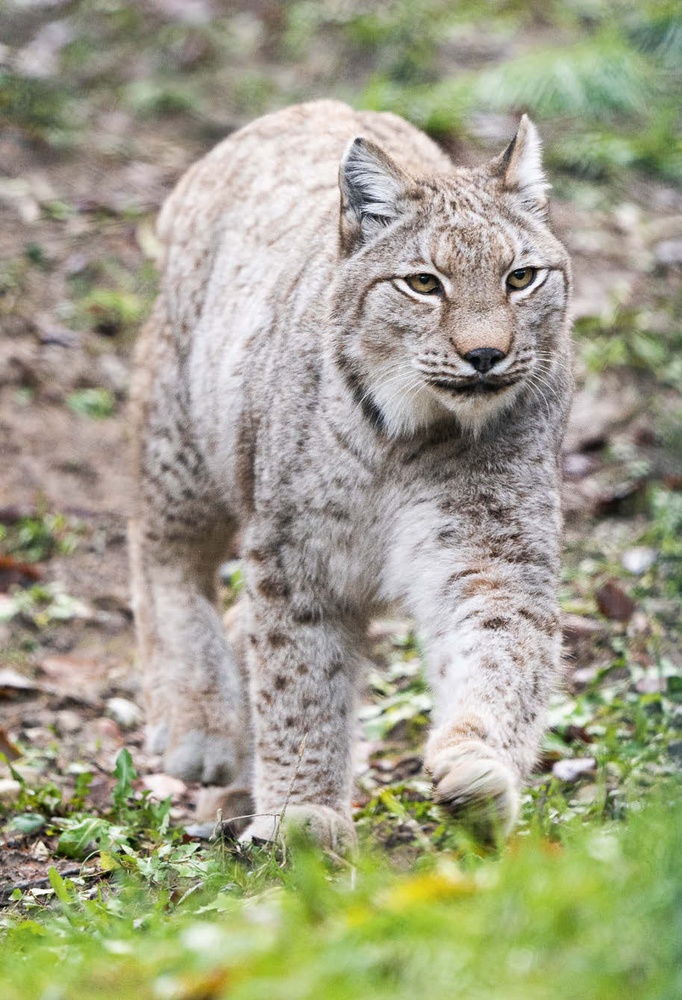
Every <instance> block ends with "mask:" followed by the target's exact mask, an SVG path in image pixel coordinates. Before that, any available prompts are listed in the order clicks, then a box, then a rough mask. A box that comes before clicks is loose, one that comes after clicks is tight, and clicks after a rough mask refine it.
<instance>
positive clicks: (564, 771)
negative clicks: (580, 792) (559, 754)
mask: <svg viewBox="0 0 682 1000" xmlns="http://www.w3.org/2000/svg"><path fill="white" fill-rule="evenodd" d="M596 766H597V762H596V760H595V759H594V757H569V758H567V759H566V760H558V761H556V763H555V764H553V765H552V774H553V775H554V777H555V778H558V779H559V781H567V782H569V783H571V784H573V782H574V781H577V780H578V778H582V777H584V776H585V775H586V774H592V773H593V771H594V769H595V768H596Z"/></svg>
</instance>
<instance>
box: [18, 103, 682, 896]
mask: <svg viewBox="0 0 682 1000" xmlns="http://www.w3.org/2000/svg"><path fill="white" fill-rule="evenodd" d="M243 117H244V118H246V117H248V116H247V115H244V116H243ZM97 124H98V139H97V143H93V144H92V145H91V146H90V145H88V144H87V143H84V144H80V145H79V146H78V147H76V148H75V149H72V150H66V151H62V150H58V149H57V150H56V149H54V148H51V147H50V146H49V145H48V144H46V143H45V142H43V141H41V140H40V139H35V138H33V137H32V136H31V134H30V133H29V132H27V131H24V130H22V129H19V128H16V127H15V128H12V127H10V128H7V129H5V130H3V132H2V133H1V134H0V261H2V272H1V274H0V278H1V280H2V286H1V287H0V292H1V295H0V523H2V524H3V525H4V526H5V529H6V543H7V542H8V541H9V542H12V540H13V539H15V534H13V533H15V532H16V531H18V530H19V528H20V527H21V526H22V525H23V524H24V522H25V521H26V519H37V520H40V519H43V521H44V519H45V518H46V517H49V516H59V517H60V518H61V520H60V521H59V523H58V524H57V525H56V527H55V526H54V525H53V528H52V536H53V537H52V541H51V543H50V544H49V545H48V546H47V551H45V552H44V553H41V554H40V558H39V559H38V561H37V562H31V566H32V569H30V570H29V569H26V568H25V567H24V568H22V566H21V565H19V563H21V562H22V559H23V557H22V555H21V550H20V549H17V548H16V547H14V546H12V545H8V544H5V547H4V551H6V552H7V556H6V560H10V561H9V562H7V564H6V565H5V564H0V585H1V590H2V591H4V593H0V610H2V608H3V607H4V608H5V609H6V608H7V606H8V605H7V602H9V601H11V600H13V595H14V594H15V593H16V588H17V586H20V587H25V586H28V585H30V584H34V583H35V582H36V578H37V580H38V581H39V582H40V583H41V584H44V585H54V588H55V592H59V593H61V594H63V595H67V596H68V597H69V598H71V599H73V600H72V603H71V606H70V609H67V612H65V614H64V616H63V617H60V616H59V615H58V614H55V615H51V613H50V612H49V611H48V612H47V613H46V614H44V615H43V616H42V617H40V615H38V617H37V618H36V615H34V614H32V613H29V612H26V613H21V614H15V615H13V616H11V617H7V616H5V617H6V620H4V621H3V620H2V617H0V648H2V650H3V652H2V653H0V732H2V733H4V735H5V737H6V738H7V739H8V740H9V742H10V744H16V743H20V744H21V745H22V747H24V748H25V753H24V757H23V762H24V765H25V766H26V767H27V768H29V769H30V768H34V769H35V770H36V771H37V772H40V773H41V774H43V775H44V776H47V777H49V778H50V779H51V780H56V781H57V782H58V783H60V782H61V783H63V784H65V785H68V784H69V783H71V784H73V781H74V779H75V773H76V772H77V770H78V769H79V768H82V767H83V766H84V765H88V766H89V767H90V768H92V769H93V770H94V771H95V774H96V778H95V780H94V782H93V786H92V792H91V800H92V801H93V802H94V803H95V804H96V803H97V800H98V798H99V799H100V800H101V801H102V802H104V801H105V800H106V797H107V796H108V795H109V793H110V789H111V784H112V779H111V777H110V775H111V772H112V766H113V761H114V759H115V756H116V754H117V753H118V751H119V750H120V749H121V748H122V747H124V746H127V747H129V748H132V750H133V754H134V760H135V765H136V767H137V768H138V771H139V772H140V774H141V776H142V777H141V783H142V786H143V787H148V788H149V789H151V790H152V792H153V794H157V795H159V796H164V795H166V794H171V795H173V802H174V812H173V815H174V817H175V818H176V819H177V820H179V821H180V820H181V821H183V822H192V821H193V820H194V819H195V817H196V806H197V800H198V797H199V794H200V789H199V788H198V787H192V786H185V785H183V783H181V782H177V781H174V780H172V779H168V778H167V776H163V775H162V774H161V770H160V769H161V764H160V761H159V760H158V759H157V758H154V757H152V756H150V755H148V754H147V753H146V751H145V749H144V740H143V716H142V712H141V700H140V682H139V675H138V672H137V670H136V667H135V654H134V637H133V623H132V614H131V609H130V600H129V592H128V569H127V560H126V519H127V514H128V511H129V507H130V500H131V482H130V475H129V470H128V423H127V418H126V397H127V389H128V381H129V375H130V366H131V349H132V346H133V343H134V339H135V330H136V329H137V327H138V326H139V317H138V316H132V317H127V316H125V315H122V314H124V313H125V309H122V307H121V303H120V302H117V303H115V308H114V309H113V314H114V315H113V318H112V316H111V315H109V312H108V311H107V308H108V307H107V306H106V303H105V304H104V306H103V305H102V304H101V302H100V303H99V304H98V301H97V299H96V298H93V297H92V296H90V299H88V291H87V290H88V289H90V288H91V287H92V286H97V285H98V284H101V285H103V286H107V287H111V286H112V284H113V285H114V286H116V287H118V289H119V290H120V289H121V288H123V289H124V292H125V290H128V291H130V290H131V289H132V293H133V294H134V296H135V297H136V298H135V303H137V304H138V305H139V304H141V311H142V312H143V313H144V312H146V311H147V310H148V308H149V305H150V303H151V301H152V298H153V290H154V281H155V278H154V267H153V263H154V255H155V251H156V243H155V238H154V235H153V233H154V230H153V223H154V218H155V215H156V213H157V211H158V208H159V206H160V205H161V203H162V201H163V199H164V197H165V196H166V195H167V194H168V193H169V191H170V190H171V189H172V186H173V184H174V183H175V181H176V180H177V179H178V178H179V177H180V175H181V174H182V172H183V170H184V169H185V168H186V167H187V166H188V165H189V164H190V163H191V162H192V161H193V160H194V159H195V158H196V157H197V156H198V155H200V154H201V153H202V152H204V151H205V150H206V149H208V148H210V145H212V138H211V139H207V138H206V137H203V138H202V137H198V136H197V134H196V130H193V129H191V128H189V127H184V124H183V122H181V121H178V120H173V119H172V118H171V119H166V120H159V121H154V122H152V123H151V124H150V122H148V121H140V120H136V119H135V118H134V117H132V116H130V115H129V114H126V113H125V112H120V113H118V114H117V113H116V112H114V111H110V112H108V113H107V114H102V115H100V117H99V119H98V123H97ZM123 139H125V142H123V141H122V140H123ZM467 155H468V156H470V157H471V159H474V160H475V159H476V158H480V156H481V153H480V151H478V152H470V153H468V154H467ZM552 211H553V220H554V226H555V228H556V230H557V232H558V233H559V235H560V236H561V238H562V239H563V240H564V241H565V242H566V244H567V246H568V248H569V250H570V252H571V255H572V259H573V263H574V268H575V286H576V295H575V315H576V317H578V318H581V317H582V318H585V317H603V316H604V315H605V314H607V313H608V312H609V310H612V309H613V303H614V301H616V300H617V301H619V302H625V303H632V302H636V303H637V304H638V305H641V304H642V303H643V302H644V303H649V304H650V309H651V312H652V315H653V317H654V319H653V322H654V323H655V322H656V321H658V320H657V314H658V312H660V308H661V307H660V303H661V302H662V301H665V300H666V298H667V297H670V295H672V289H673V287H674V284H675V283H676V282H677V281H678V278H679V272H678V271H676V267H677V265H676V264H674V263H673V264H671V265H668V264H666V263H665V261H664V260H663V257H662V250H661V246H662V244H663V243H665V242H666V241H668V242H670V241H674V240H680V239H681V238H682V193H680V191H679V190H677V189H675V188H674V187H672V186H670V185H666V184H664V183H662V182H653V181H651V180H647V181H643V180H637V181H633V183H632V185H631V186H630V187H629V188H628V189H627V190H623V191H622V192H620V196H619V197H617V198H615V199H613V198H612V199H611V201H610V203H609V204H602V205H597V207H595V206H594V205H587V206H584V205H580V204H578V203H576V202H575V201H566V200H562V199H561V198H557V199H555V201H554V204H553V209H552ZM121 275H123V278H121ZM84 289H85V290H86V291H85V292H84ZM124 292H122V293H121V295H124ZM124 305H125V302H124ZM110 311H111V310H110ZM660 322H661V323H665V322H666V319H665V317H664V316H662V317H660ZM578 375H579V381H580V391H579V393H578V395H577V397H576V402H575V407H574V411H573V415H572V420H571V427H570V430H569V434H568V438H567V443H566V451H565V471H566V491H565V501H566V503H565V507H566V515H567V545H568V554H567V559H568V560H569V561H571V560H573V563H575V564H576V565H577V564H578V563H579V560H580V559H582V558H584V549H585V546H586V545H587V546H588V548H589V545H592V547H593V549H594V550H595V551H599V552H602V553H603V552H604V551H607V550H608V545H609V543H610V541H613V539H618V538H623V537H629V534H632V535H633V536H634V534H636V529H637V525H638V524H639V521H638V517H639V514H638V503H637V498H638V495H639V494H640V492H641V489H642V488H643V483H644V481H645V480H646V481H648V482H650V481H652V480H664V479H666V478H667V481H668V482H671V483H673V482H675V480H676V477H678V480H679V476H680V468H679V467H676V460H675V458H674V456H673V457H671V455H670V452H669V450H666V448H664V447H662V446H661V443H660V438H659V435H658V432H657V424H656V422H657V420H658V414H659V413H660V408H661V405H663V408H665V399H663V403H662V404H661V398H660V394H659V396H658V397H657V401H656V405H655V406H653V405H652V402H651V398H652V392H653V391H654V390H653V389H652V386H651V384H650V382H649V381H647V379H646V378H644V377H642V376H641V375H640V374H638V373H633V372H631V371H621V372H615V373H611V374H604V375H599V376H596V375H590V374H589V373H588V372H587V371H586V370H585V369H584V367H580V366H579V370H578ZM89 389H93V390H105V395H104V396H103V397H97V399H100V398H101V399H103V400H104V403H105V410H106V413H105V414H104V415H102V414H100V415H97V414H95V415H92V412H91V411H87V412H84V410H83V406H82V405H81V406H79V405H78V404H79V401H81V402H82V400H84V399H86V400H87V398H88V397H87V396H83V390H89ZM656 391H657V392H659V390H656ZM86 410H87V408H86ZM642 457H645V458H646V463H647V472H646V473H645V475H644V476H638V474H637V469H636V466H637V461H636V460H641V459H642ZM681 464H682V463H681ZM588 543H589V544H588ZM12 560H14V561H16V563H17V564H16V565H15V563H14V562H12ZM31 574H33V575H31ZM2 601H4V602H5V604H2ZM612 617H613V620H615V621H617V615H614V616H612ZM567 621H568V627H567V640H568V644H569V650H570V651H572V653H573V659H572V661H571V671H576V670H583V671H584V670H588V671H589V670H590V669H593V668H594V666H595V663H597V662H598V660H599V652H598V647H599V637H600V634H601V631H600V630H603V628H604V627H605V625H604V622H603V619H602V618H599V617H598V616H596V615H595V614H590V613H589V612H588V613H582V612H581V609H578V613H577V614H572V615H571V616H570V618H568V619H567ZM609 627H611V626H609ZM614 627H616V628H618V627H620V626H618V625H615V626H614ZM411 754H412V751H411V750H410V748H409V747H407V746H406V747H405V748H404V753H403V755H402V756H401V755H400V754H398V757H397V758H396V761H395V766H394V771H393V772H392V774H394V773H395V768H399V767H400V766H402V767H403V768H405V767H407V768H408V770H409V768H410V767H412V766H413V765H412V764H411V763H409V762H410V760H412V761H413V760H414V757H413V756H410V755H411ZM360 757H361V758H363V757H364V761H361V763H360V764H359V769H360V770H364V771H366V770H367V768H368V766H369V765H368V763H367V760H368V753H367V752H365V753H364V754H363V753H361V754H360ZM369 757H370V763H371V754H369ZM405 761H407V762H408V763H407V764H406V763H405ZM75 765H77V767H75ZM416 766H417V767H418V766H419V764H418V761H417V764H416ZM375 772H376V773H375V776H376V780H377V781H385V780H387V778H386V768H384V769H383V770H382V769H381V768H378V767H377V768H375ZM389 777H390V775H389ZM10 784H11V783H10ZM6 794H8V795H11V794H12V792H11V789H10V790H9V791H8V792H7V793H6ZM48 847H49V845H48ZM33 848H34V845H33V847H31V848H30V849H29V847H28V845H27V844H26V843H25V842H24V841H23V840H22V838H20V837H17V836H14V839H12V837H11V836H9V835H4V849H3V851H2V861H0V869H1V874H0V879H1V880H2V881H3V882H4V883H5V884H6V885H16V884H20V883H23V882H26V883H29V882H30V883H31V884H37V882H36V880H38V879H40V878H43V877H44V876H45V871H46V866H47V864H48V863H52V862H51V860H50V861H49V862H48V861H47V860H46V859H45V858H42V859H41V858H40V857H39V856H38V857H36V856H35V852H34V853H33V855H32V854H31V850H33ZM60 865H61V866H62V868H63V869H64V870H68V869H69V865H70V863H69V862H68V861H63V862H60Z"/></svg>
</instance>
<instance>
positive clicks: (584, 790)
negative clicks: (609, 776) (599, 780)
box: [574, 782, 599, 805]
mask: <svg viewBox="0 0 682 1000" xmlns="http://www.w3.org/2000/svg"><path fill="white" fill-rule="evenodd" d="M598 797H599V786H598V785H595V784H594V782H590V784H589V785H583V786H582V787H581V788H579V789H578V790H577V792H576V793H575V796H574V799H575V801H576V802H580V803H582V804H583V805H591V804H592V803H593V802H596V800H597V799H598Z"/></svg>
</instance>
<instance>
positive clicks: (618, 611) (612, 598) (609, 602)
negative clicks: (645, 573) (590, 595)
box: [594, 580, 637, 622]
mask: <svg viewBox="0 0 682 1000" xmlns="http://www.w3.org/2000/svg"><path fill="white" fill-rule="evenodd" d="M594 596H595V598H596V600H597V607H598V608H599V610H600V611H601V613H602V614H603V615H604V617H605V618H610V619H611V620H612V621H614V622H627V621H629V620H630V619H631V618H632V616H633V614H634V611H635V608H636V607H637V605H636V604H635V602H634V601H633V600H632V598H631V597H630V596H629V595H628V594H626V593H625V591H624V590H623V589H622V588H621V587H619V586H618V584H617V583H615V582H614V581H613V580H607V581H606V583H605V584H604V585H603V586H602V587H600V588H599V590H598V591H597V593H596V594H595V595H594Z"/></svg>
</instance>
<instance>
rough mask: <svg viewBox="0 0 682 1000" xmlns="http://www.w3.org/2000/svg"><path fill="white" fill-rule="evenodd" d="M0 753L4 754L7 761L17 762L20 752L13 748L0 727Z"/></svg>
mask: <svg viewBox="0 0 682 1000" xmlns="http://www.w3.org/2000/svg"><path fill="white" fill-rule="evenodd" d="M0 753H4V755H5V757H6V758H7V760H18V759H19V757H21V751H20V750H18V749H17V747H15V745H14V743H12V741H11V740H10V738H9V736H8V735H7V733H6V732H5V730H4V729H3V728H2V727H0Z"/></svg>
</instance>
